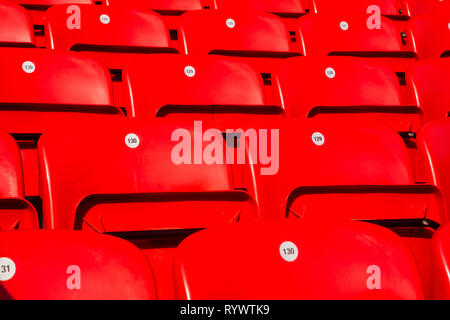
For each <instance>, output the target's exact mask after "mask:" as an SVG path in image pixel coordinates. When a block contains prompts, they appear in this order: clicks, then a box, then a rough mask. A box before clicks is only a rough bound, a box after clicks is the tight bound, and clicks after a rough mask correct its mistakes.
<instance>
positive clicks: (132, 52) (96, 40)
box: [46, 5, 180, 108]
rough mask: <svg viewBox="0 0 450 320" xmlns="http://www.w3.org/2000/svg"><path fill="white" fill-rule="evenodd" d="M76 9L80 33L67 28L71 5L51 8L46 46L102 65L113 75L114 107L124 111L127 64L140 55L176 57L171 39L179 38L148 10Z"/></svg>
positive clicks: (99, 7) (115, 7) (112, 7)
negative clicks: (169, 54) (78, 53)
mask: <svg viewBox="0 0 450 320" xmlns="http://www.w3.org/2000/svg"><path fill="white" fill-rule="evenodd" d="M78 7H79V8H80V17H82V18H81V20H80V25H79V29H68V27H67V23H68V22H67V19H68V18H69V17H70V16H71V15H72V13H69V14H68V13H67V11H68V10H69V9H70V5H61V6H54V7H52V8H51V9H49V10H48V12H47V14H46V26H47V29H48V41H49V46H50V47H51V48H52V49H62V50H71V51H78V52H80V53H82V54H83V55H84V56H88V57H91V58H94V59H96V60H98V61H100V62H102V63H103V64H104V65H105V66H106V67H107V68H108V69H109V70H110V73H111V75H112V80H113V93H114V103H115V105H117V106H120V107H125V108H126V107H127V106H126V105H125V102H124V101H125V100H126V99H127V94H128V93H127V92H126V91H125V90H124V88H123V86H122V72H123V69H124V68H125V66H126V64H127V63H128V62H129V61H133V60H134V59H136V58H137V57H138V56H140V55H147V54H153V53H176V52H177V49H176V47H177V46H178V45H179V43H178V41H177V40H172V39H176V38H178V37H179V36H180V35H179V33H177V32H178V31H177V30H176V29H173V30H172V29H171V31H169V29H168V26H167V25H166V23H165V22H164V21H163V19H162V17H161V16H160V15H158V14H157V13H155V12H151V11H149V10H139V9H135V8H130V7H125V6H90V5H79V6H78ZM70 10H73V9H70ZM100 19H103V22H102V21H101V20H100ZM70 21H72V20H70ZM74 21H75V20H74Z"/></svg>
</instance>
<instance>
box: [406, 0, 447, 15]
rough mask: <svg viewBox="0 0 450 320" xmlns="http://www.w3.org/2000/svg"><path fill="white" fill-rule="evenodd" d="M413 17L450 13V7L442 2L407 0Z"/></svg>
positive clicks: (436, 0)
mask: <svg viewBox="0 0 450 320" xmlns="http://www.w3.org/2000/svg"><path fill="white" fill-rule="evenodd" d="M405 1H406V5H407V6H408V11H409V14H410V16H411V17H416V16H419V15H422V14H430V13H431V14H435V13H450V5H449V3H448V2H447V1H442V0H433V1H429V0H405Z"/></svg>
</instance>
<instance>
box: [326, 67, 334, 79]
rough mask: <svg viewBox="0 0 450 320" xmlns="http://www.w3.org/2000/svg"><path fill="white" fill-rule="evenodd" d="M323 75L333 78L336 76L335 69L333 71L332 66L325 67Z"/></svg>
mask: <svg viewBox="0 0 450 320" xmlns="http://www.w3.org/2000/svg"><path fill="white" fill-rule="evenodd" d="M325 75H326V76H327V77H328V78H330V79H333V78H334V77H335V76H336V71H334V69H333V68H326V69H325Z"/></svg>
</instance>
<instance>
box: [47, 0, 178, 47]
mask: <svg viewBox="0 0 450 320" xmlns="http://www.w3.org/2000/svg"><path fill="white" fill-rule="evenodd" d="M69 7H70V6H69V5H60V6H54V7H52V8H51V9H50V10H48V12H47V15H46V21H47V27H48V31H49V35H48V38H49V42H50V47H51V48H52V49H63V50H72V51H80V52H83V51H87V52H92V51H93V52H95V51H98V52H116V53H155V52H176V49H174V48H172V47H171V46H170V44H171V40H170V36H169V30H168V29H167V26H166V25H165V24H164V21H163V20H162V18H161V16H159V15H158V14H156V13H152V12H150V11H142V10H139V9H135V8H128V7H125V6H91V5H79V6H78V7H79V8H80V17H82V19H80V24H79V26H78V25H77V24H76V21H75V20H74V25H73V26H72V27H73V29H69V28H68V27H67V23H68V22H67V19H68V18H69V17H70V16H71V13H67V11H68V9H69ZM78 27H79V28H78Z"/></svg>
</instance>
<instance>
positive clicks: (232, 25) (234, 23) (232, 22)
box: [226, 19, 236, 29]
mask: <svg viewBox="0 0 450 320" xmlns="http://www.w3.org/2000/svg"><path fill="white" fill-rule="evenodd" d="M226 24H227V27H228V28H230V29H233V28H234V27H235V26H236V22H235V21H234V20H233V19H227V22H226Z"/></svg>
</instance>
